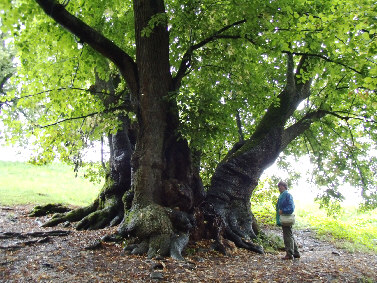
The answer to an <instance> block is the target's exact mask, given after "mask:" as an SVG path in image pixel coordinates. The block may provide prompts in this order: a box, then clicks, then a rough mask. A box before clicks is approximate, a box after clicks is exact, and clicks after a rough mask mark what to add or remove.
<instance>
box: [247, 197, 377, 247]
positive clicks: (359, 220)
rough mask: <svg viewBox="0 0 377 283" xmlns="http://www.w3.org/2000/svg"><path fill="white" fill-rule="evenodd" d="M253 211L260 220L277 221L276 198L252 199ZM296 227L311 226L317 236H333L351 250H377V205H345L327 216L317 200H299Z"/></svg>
mask: <svg viewBox="0 0 377 283" xmlns="http://www.w3.org/2000/svg"><path fill="white" fill-rule="evenodd" d="M252 211H253V213H254V215H255V217H256V218H257V220H258V221H260V222H262V223H264V224H267V225H276V221H275V208H274V204H273V201H272V200H271V199H270V200H268V199H267V200H266V201H265V202H252ZM295 214H296V224H295V229H305V228H310V229H312V230H314V231H315V232H316V233H317V235H318V237H324V238H326V239H327V240H331V241H332V242H334V244H336V245H338V246H339V247H342V248H345V249H347V250H349V251H352V252H355V251H362V252H372V253H377V209H375V210H372V211H367V212H361V211H358V210H357V208H356V207H344V208H343V210H342V211H341V212H340V213H339V214H337V215H336V216H328V215H327V212H326V210H324V209H319V205H318V204H316V203H314V202H313V203H308V202H306V203H300V202H299V201H297V202H296V210H295Z"/></svg>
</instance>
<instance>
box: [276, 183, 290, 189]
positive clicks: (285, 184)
mask: <svg viewBox="0 0 377 283" xmlns="http://www.w3.org/2000/svg"><path fill="white" fill-rule="evenodd" d="M279 186H283V187H284V188H286V189H287V190H288V185H287V183H286V182H284V181H280V182H279V183H278V187H279Z"/></svg>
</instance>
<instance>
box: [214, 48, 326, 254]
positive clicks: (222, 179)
mask: <svg viewBox="0 0 377 283" xmlns="http://www.w3.org/2000/svg"><path fill="white" fill-rule="evenodd" d="M306 60H307V58H306V56H303V57H302V58H301V60H300V62H299V64H298V65H297V66H295V65H294V61H293V55H292V54H288V56H287V62H288V64H287V82H286V87H285V89H284V90H283V91H282V92H281V93H280V95H279V96H278V98H279V101H280V103H279V104H278V105H276V104H273V105H271V106H270V107H269V109H268V111H267V113H266V114H265V116H264V117H263V118H262V120H261V122H260V123H259V125H258V127H257V129H256V131H255V132H254V134H253V135H252V136H251V137H250V139H248V140H247V141H243V142H239V143H237V144H236V145H235V146H234V147H233V149H232V150H231V151H230V152H229V153H228V155H227V156H226V157H225V158H224V160H223V161H222V162H221V163H220V164H219V165H218V167H217V168H216V171H215V173H214V175H213V177H212V180H211V186H210V189H209V191H208V193H207V198H206V202H207V203H211V204H212V206H213V208H214V210H215V213H216V214H217V215H220V217H221V220H222V223H223V225H224V227H225V237H226V238H228V239H230V240H232V241H234V242H235V243H236V244H237V245H238V246H239V247H243V248H246V249H250V250H254V251H256V252H261V248H260V247H258V246H255V245H254V244H252V243H251V240H252V239H254V238H255V237H256V234H257V232H258V227H257V224H256V221H255V219H254V216H253V214H252V212H251V209H250V197H251V194H252V192H253V190H254V189H255V187H256V186H257V184H258V180H259V178H260V176H261V174H262V173H263V171H264V170H265V169H266V168H267V167H268V166H270V165H271V164H272V163H273V162H274V161H275V160H276V159H277V158H278V156H279V154H280V153H281V152H282V151H283V150H284V149H285V148H286V146H287V145H288V144H289V143H290V142H291V141H292V140H293V139H295V138H296V137H298V136H299V135H300V134H302V133H303V132H304V131H305V130H307V129H308V128H309V126H310V124H311V123H312V122H313V120H316V119H319V118H321V117H322V116H324V113H323V112H322V111H317V112H313V113H308V114H307V115H306V116H304V117H302V119H300V120H299V121H297V122H296V123H295V124H293V125H291V126H290V127H287V128H286V122H287V121H288V119H289V118H290V117H291V116H292V114H293V112H294V111H295V110H296V108H297V106H298V104H299V103H300V102H301V101H302V100H304V99H305V98H307V97H308V96H309V95H310V83H311V80H308V81H305V82H302V81H300V80H298V79H297V77H296V75H297V74H300V71H301V70H302V69H303V68H306ZM296 67H297V70H296V72H294V70H295V69H296Z"/></svg>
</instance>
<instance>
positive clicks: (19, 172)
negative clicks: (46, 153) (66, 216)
mask: <svg viewBox="0 0 377 283" xmlns="http://www.w3.org/2000/svg"><path fill="white" fill-rule="evenodd" d="M21 176H22V177H21ZM0 179H1V184H0V203H1V205H20V204H48V203H64V204H70V205H79V206H83V205H88V204H89V203H90V202H91V201H92V200H93V199H94V198H95V197H96V196H97V194H98V191H99V188H100V186H99V185H96V186H95V185H93V184H92V183H90V182H88V181H87V180H85V179H84V178H83V177H82V176H77V177H75V173H74V172H73V170H72V168H70V167H68V166H66V165H63V164H50V165H44V166H35V165H31V164H27V163H21V162H7V161H0Z"/></svg>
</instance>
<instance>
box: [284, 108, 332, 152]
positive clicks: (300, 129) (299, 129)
mask: <svg viewBox="0 0 377 283" xmlns="http://www.w3.org/2000/svg"><path fill="white" fill-rule="evenodd" d="M326 114H327V112H326V111H322V110H318V111H316V112H311V113H308V114H306V115H305V116H304V117H303V118H302V119H301V120H299V121H298V122H297V123H295V124H293V125H292V126H290V127H289V128H287V129H286V130H284V131H283V134H282V139H281V146H280V151H283V150H284V149H285V148H286V147H287V146H288V144H289V143H290V142H291V141H293V140H294V139H295V138H297V137H298V136H299V135H301V134H302V133H304V132H305V131H306V130H307V129H309V127H310V125H311V124H312V123H313V122H314V121H317V120H319V119H320V118H322V117H323V116H325V115H326Z"/></svg>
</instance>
